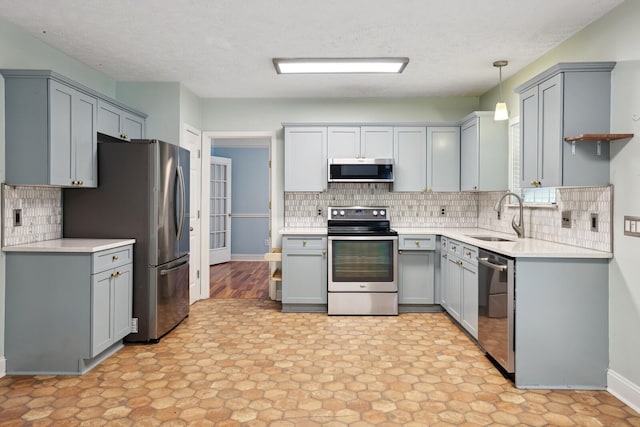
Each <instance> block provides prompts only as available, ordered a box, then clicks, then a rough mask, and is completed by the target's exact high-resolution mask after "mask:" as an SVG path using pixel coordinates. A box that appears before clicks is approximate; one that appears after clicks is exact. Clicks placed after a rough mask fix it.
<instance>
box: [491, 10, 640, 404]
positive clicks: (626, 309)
mask: <svg viewBox="0 0 640 427" xmlns="http://www.w3.org/2000/svg"><path fill="white" fill-rule="evenodd" d="M639 20H640V2H637V1H626V2H624V3H623V4H621V5H620V6H618V7H617V8H615V9H613V10H612V11H611V12H609V13H608V14H607V15H605V16H604V17H602V18H601V19H599V20H598V21H596V22H594V23H592V24H591V25H589V26H588V27H587V28H585V29H584V30H582V31H580V32H579V33H577V34H576V35H574V36H573V37H571V38H570V39H569V40H567V41H566V42H564V43H562V44H560V45H559V46H557V47H556V48H554V49H553V50H551V51H550V52H549V53H547V54H546V55H543V56H542V57H540V58H539V59H537V60H536V61H534V62H533V63H531V64H530V65H528V66H527V67H525V68H524V69H523V70H522V71H520V72H518V73H516V74H515V75H514V76H513V77H511V78H510V79H509V80H508V81H506V82H505V84H504V86H503V90H504V93H505V95H506V94H508V95H509V97H508V98H507V103H508V107H509V110H510V112H511V115H512V116H515V115H518V114H519V111H518V110H519V106H518V95H517V94H515V93H513V88H514V87H516V86H518V85H520V84H522V83H524V82H525V81H527V80H529V79H530V78H532V77H533V76H535V75H536V74H538V73H540V72H542V71H544V70H545V69H547V68H549V67H551V66H553V65H555V64H556V63H558V62H573V61H576V62H579V61H616V62H617V64H616V67H615V68H614V70H613V72H612V97H611V132H618V133H634V134H636V135H638V134H639V133H640V126H639V123H640V121H638V120H637V118H638V117H640V51H639V50H638V46H637V40H640V26H638V21H639ZM496 94H497V89H494V90H493V91H491V92H488V93H487V94H485V95H483V96H482V97H481V98H480V105H481V107H482V108H484V109H492V108H493V107H494V106H495V102H496V96H497V95H496ZM634 117H635V118H636V119H635V120H634ZM639 138H640V137H638V136H636V137H634V138H632V139H631V140H628V141H618V142H612V143H611V177H610V182H611V184H613V188H614V190H613V213H614V221H613V242H614V258H613V260H612V261H611V263H610V267H609V357H610V370H611V371H613V372H615V373H616V374H619V375H620V376H622V377H623V378H625V379H626V380H627V381H629V382H630V383H632V384H633V386H632V387H631V388H634V387H635V389H636V391H635V393H636V395H640V364H639V363H638V360H640V335H639V334H638V333H637V330H636V328H635V327H634V325H638V324H640V282H638V277H640V265H639V264H638V258H637V255H636V254H638V253H640V239H639V238H633V237H629V236H625V235H624V233H623V223H622V220H623V218H622V217H623V215H633V216H639V217H640V198H638V188H640V170H639V169H640V146H639V143H640V139H639Z"/></svg>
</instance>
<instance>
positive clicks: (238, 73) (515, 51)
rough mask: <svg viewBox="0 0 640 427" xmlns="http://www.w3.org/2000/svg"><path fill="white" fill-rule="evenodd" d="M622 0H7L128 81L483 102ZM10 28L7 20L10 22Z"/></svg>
mask: <svg viewBox="0 0 640 427" xmlns="http://www.w3.org/2000/svg"><path fill="white" fill-rule="evenodd" d="M620 3H622V0H529V1H521V0H481V1H480V0H437V1H436V0H395V1H389V0H324V1H320V0H244V1H243V0H181V1H179V0H109V1H104V0H56V1H51V0H0V17H3V18H4V19H6V20H8V21H10V22H13V23H14V24H16V25H18V26H21V27H23V28H24V29H26V30H27V31H29V32H30V33H32V34H33V35H34V36H36V37H37V38H39V39H41V40H43V41H44V42H46V43H48V44H49V45H51V46H54V47H55V48H57V49H59V50H61V51H63V52H65V53H66V54H68V55H70V56H72V57H75V58H77V59H78V60H80V61H82V62H83V63H85V64H87V65H89V66H90V67H93V68H95V69H97V70H100V71H102V72H104V73H105V74H107V75H109V76H110V77H112V78H114V79H115V80H118V81H179V82H182V83H183V84H184V85H185V86H187V87H188V88H189V89H191V90H192V91H193V92H194V93H195V94H197V95H198V96H200V97H216V98H229V97H230V98H235V97H424V96H478V95H480V94H482V93H484V92H486V91H487V90H489V89H491V88H492V87H494V86H495V85H496V83H497V80H498V71H497V69H495V68H494V67H493V66H492V63H493V61H495V60H498V59H507V60H509V66H508V67H506V68H504V69H503V76H504V77H508V76H510V75H511V74H513V73H515V72H516V71H518V70H519V69H521V68H523V67H525V66H526V65H527V64H529V63H530V62H531V61H533V60H534V59H536V58H538V57H539V56H541V55H542V54H544V53H545V52H547V51H548V50H550V49H551V48H553V47H555V46H556V45H558V44H559V43H561V42H562V41H564V40H566V39H567V38H568V37H570V36H571V35H573V34H575V33H576V32H577V31H579V30H580V29H582V28H584V27H585V26H587V25H588V24H590V23H591V22H593V21H595V20H596V19H598V18H599V17H601V16H602V15H604V14H605V13H607V12H608V11H610V10H611V9H613V8H614V7H615V6H617V5H619V4H620ZM0 23H1V22H0ZM310 56H313V57H346V56H364V57H377V56H407V57H409V58H410V63H409V65H408V66H407V68H406V69H405V71H404V73H403V74H402V75H331V76H327V75H277V74H276V73H275V71H274V69H273V65H272V63H271V59H272V58H273V57H310Z"/></svg>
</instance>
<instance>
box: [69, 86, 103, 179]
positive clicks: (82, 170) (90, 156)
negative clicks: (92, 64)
mask: <svg viewBox="0 0 640 427" xmlns="http://www.w3.org/2000/svg"><path fill="white" fill-rule="evenodd" d="M96 111H97V100H96V98H94V97H92V96H89V95H85V94H83V93H81V92H78V93H77V95H76V97H75V99H74V105H73V117H72V121H73V146H74V152H73V154H72V158H73V163H74V167H75V179H76V181H80V182H81V184H80V185H81V186H82V187H97V186H98V145H97V142H98V140H97V138H98V137H97V133H96Z"/></svg>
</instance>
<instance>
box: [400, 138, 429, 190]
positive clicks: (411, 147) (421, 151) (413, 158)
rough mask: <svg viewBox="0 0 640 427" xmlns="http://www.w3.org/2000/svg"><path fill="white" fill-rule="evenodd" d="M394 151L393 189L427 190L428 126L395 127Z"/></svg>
mask: <svg viewBox="0 0 640 427" xmlns="http://www.w3.org/2000/svg"><path fill="white" fill-rule="evenodd" d="M393 151H394V155H393V158H394V165H393V174H394V180H393V191H426V189H427V128H424V127H396V128H394V130H393Z"/></svg>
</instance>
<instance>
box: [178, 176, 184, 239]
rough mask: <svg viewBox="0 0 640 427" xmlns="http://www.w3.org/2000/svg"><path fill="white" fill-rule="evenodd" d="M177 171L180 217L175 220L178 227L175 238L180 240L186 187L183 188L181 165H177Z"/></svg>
mask: <svg viewBox="0 0 640 427" xmlns="http://www.w3.org/2000/svg"><path fill="white" fill-rule="evenodd" d="M177 172H178V182H179V183H180V219H179V220H178V221H176V222H177V228H178V229H177V230H176V231H177V232H176V238H177V239H178V240H182V233H183V228H184V219H185V212H186V201H185V200H184V198H185V193H186V189H185V183H184V172H183V171H182V166H178V169H177Z"/></svg>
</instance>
